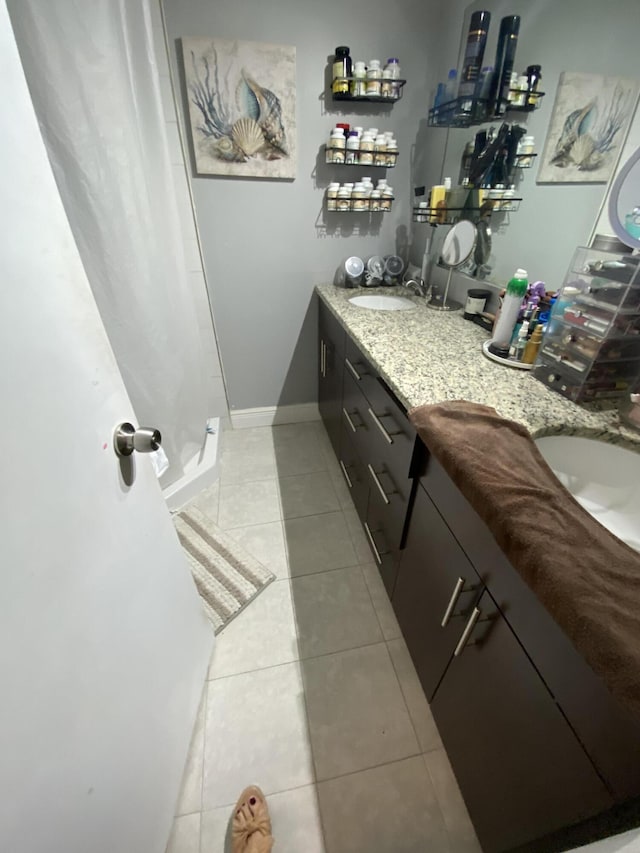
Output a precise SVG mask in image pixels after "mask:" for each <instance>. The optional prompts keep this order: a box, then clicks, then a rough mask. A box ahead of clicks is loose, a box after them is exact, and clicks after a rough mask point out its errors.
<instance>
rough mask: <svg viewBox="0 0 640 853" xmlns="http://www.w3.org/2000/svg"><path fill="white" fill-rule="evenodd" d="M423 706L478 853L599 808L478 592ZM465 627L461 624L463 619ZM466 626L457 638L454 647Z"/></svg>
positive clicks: (547, 697) (534, 678) (542, 695)
mask: <svg viewBox="0 0 640 853" xmlns="http://www.w3.org/2000/svg"><path fill="white" fill-rule="evenodd" d="M472 616H477V622H476V623H475V627H474V628H473V630H471V631H470V632H469V633H468V640H467V642H466V643H464V644H463V643H462V642H460V643H459V645H458V648H457V652H458V654H457V655H455V656H454V657H453V659H452V661H451V664H450V665H449V668H448V669H447V672H446V675H445V676H444V678H443V679H442V681H441V683H440V685H439V686H438V689H437V691H436V694H435V698H434V700H433V703H432V705H431V710H432V711H433V715H434V717H435V720H436V723H437V725H438V729H439V731H440V734H441V736H442V740H443V742H444V745H445V748H446V750H447V754H448V755H449V757H450V759H451V763H452V765H453V767H454V768H455V774H456V777H457V780H458V783H459V785H460V788H461V790H462V793H463V796H464V799H465V802H466V804H467V807H468V809H469V813H470V815H471V819H472V821H473V824H474V826H475V829H476V832H477V834H478V838H479V839H480V842H481V844H482V849H483V850H484V851H486V853H494V851H503V850H508V849H510V848H512V847H515V846H517V845H520V844H524V843H525V842H528V841H533V840H535V839H539V838H540V837H541V836H543V835H545V834H547V833H549V832H552V831H554V830H556V829H559V828H561V827H564V826H567V825H569V824H571V823H574V822H577V821H579V820H581V819H583V818H586V817H588V816H590V815H593V814H595V813H596V812H598V811H600V810H602V809H605V808H608V807H609V806H610V805H611V804H612V803H611V799H610V796H609V794H608V793H607V791H606V789H605V787H604V785H603V783H602V782H601V780H600V778H599V777H598V775H597V774H596V772H595V770H594V768H593V766H592V764H591V762H590V761H589V759H588V758H587V755H586V753H585V752H584V750H583V749H582V747H581V745H580V743H579V741H578V740H577V738H576V736H575V735H574V733H573V731H572V729H571V728H570V726H569V724H568V723H567V721H566V719H565V718H564V716H563V714H562V712H561V711H560V708H559V707H558V706H557V704H556V703H555V701H554V698H553V696H552V695H551V694H550V693H549V691H548V690H547V688H546V686H545V684H544V682H543V681H542V679H541V678H540V676H539V675H538V672H537V670H536V669H535V668H534V666H533V664H532V663H531V661H530V660H529V658H528V657H527V655H526V653H525V651H524V649H523V648H522V646H521V645H520V643H519V642H518V640H517V639H516V637H515V635H514V634H513V632H512V631H511V628H510V627H509V626H508V624H507V622H506V621H505V619H504V617H503V616H502V615H501V614H500V611H499V610H498V608H497V606H496V605H495V603H494V601H493V599H492V598H491V596H490V595H489V593H488V592H486V591H485V592H484V594H483V595H482V597H481V599H480V601H479V603H478V604H477V606H476V608H474V610H473V611H472ZM470 619H471V617H470ZM471 624H472V622H471V621H470V620H469V621H467V623H466V625H463V626H461V628H460V630H459V637H460V639H461V640H462V639H464V636H463V635H465V633H466V630H467V629H468V628H469V627H470V626H471Z"/></svg>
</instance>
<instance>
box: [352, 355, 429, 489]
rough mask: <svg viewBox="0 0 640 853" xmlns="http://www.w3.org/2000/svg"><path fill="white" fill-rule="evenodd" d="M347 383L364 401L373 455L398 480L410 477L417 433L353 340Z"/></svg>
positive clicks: (368, 436) (365, 417)
mask: <svg viewBox="0 0 640 853" xmlns="http://www.w3.org/2000/svg"><path fill="white" fill-rule="evenodd" d="M347 380H349V381H350V382H351V383H352V386H353V387H356V388H357V389H358V390H359V391H360V393H361V394H362V395H363V396H364V398H365V403H364V419H365V423H366V425H367V427H368V430H367V433H366V434H367V438H368V439H369V440H370V444H369V447H370V450H371V452H372V454H373V455H375V456H376V457H377V456H378V455H382V456H384V459H385V462H386V464H387V465H388V467H389V469H390V470H393V471H394V473H395V474H397V476H399V477H405V478H406V477H409V476H410V472H411V461H412V458H413V453H414V448H415V445H416V432H415V430H414V428H413V426H412V425H411V424H410V423H409V420H408V418H407V416H406V414H405V413H404V411H403V409H402V408H401V407H400V406H399V405H398V403H397V402H396V401H395V399H394V398H393V397H392V396H391V394H390V393H389V391H388V390H387V389H386V388H385V386H384V385H383V384H382V380H381V379H380V378H379V377H378V375H377V374H376V372H375V371H374V369H373V367H372V366H371V365H370V363H369V362H368V361H367V360H366V359H365V357H364V356H363V355H362V353H361V352H360V351H359V350H358V349H357V347H356V346H355V345H354V344H353V342H352V341H351V340H347V346H346V354H345V384H347Z"/></svg>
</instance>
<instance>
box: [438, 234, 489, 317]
mask: <svg viewBox="0 0 640 853" xmlns="http://www.w3.org/2000/svg"><path fill="white" fill-rule="evenodd" d="M477 233H478V232H477V230H476V226H475V225H474V224H473V222H469V221H468V220H466V219H463V220H462V221H461V222H458V223H457V224H456V225H454V226H453V228H452V229H451V230H450V231H449V233H448V234H447V236H446V237H445V238H444V243H443V244H442V263H443V264H444V265H445V266H446V267H448V268H449V275H448V276H447V285H446V287H445V289H444V296H440V295H439V294H437V293H434V294H433V296H432V297H431V300H430V301H429V302H427V307H428V308H433V309H434V311H458V310H460V308H462V305H461V303H460V302H454V301H453V300H452V299H449V286H450V285H451V276H452V275H453V271H454V270H455V269H458V267H461V266H462V265H463V264H464V263H466V262H467V261H468V260H469V258H470V257H471V255H472V254H473V250H474V249H475V245H476V237H477Z"/></svg>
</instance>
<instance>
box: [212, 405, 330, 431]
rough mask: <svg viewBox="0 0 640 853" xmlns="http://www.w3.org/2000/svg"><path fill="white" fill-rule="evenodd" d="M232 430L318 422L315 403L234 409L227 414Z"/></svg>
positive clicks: (318, 411) (318, 415) (317, 411)
mask: <svg viewBox="0 0 640 853" xmlns="http://www.w3.org/2000/svg"><path fill="white" fill-rule="evenodd" d="M229 416H230V418H231V425H232V426H233V428H234V429H247V428H248V427H261V426H274V424H299V423H304V422H305V421H318V420H320V410H319V409H318V404H317V403H300V404H299V405H297V406H262V407H261V408H259V409H235V410H231V411H230V412H229Z"/></svg>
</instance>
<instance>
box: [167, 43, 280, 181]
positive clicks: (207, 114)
mask: <svg viewBox="0 0 640 853" xmlns="http://www.w3.org/2000/svg"><path fill="white" fill-rule="evenodd" d="M182 55H183V62H184V73H185V83H186V89H187V98H188V103H189V122H188V123H189V126H190V128H191V141H192V145H193V157H194V163H195V170H196V172H197V174H199V175H226V176H228V177H251V178H281V179H293V178H295V176H296V49H295V47H288V46H286V45H277V44H264V43H262V42H250V41H226V40H223V39H211V38H183V39H182Z"/></svg>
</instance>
